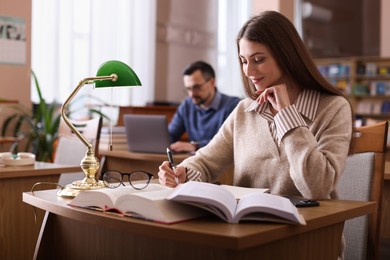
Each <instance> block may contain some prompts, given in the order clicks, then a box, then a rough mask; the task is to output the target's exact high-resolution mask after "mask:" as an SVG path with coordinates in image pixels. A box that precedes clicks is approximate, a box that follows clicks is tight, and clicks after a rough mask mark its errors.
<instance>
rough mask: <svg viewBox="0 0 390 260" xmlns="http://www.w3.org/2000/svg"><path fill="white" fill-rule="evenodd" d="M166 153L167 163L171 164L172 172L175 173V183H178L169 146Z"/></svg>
mask: <svg viewBox="0 0 390 260" xmlns="http://www.w3.org/2000/svg"><path fill="white" fill-rule="evenodd" d="M167 155H168V160H169V163H170V165H171V168H172V170H173V172H174V173H175V181H176V183H177V184H179V179H178V178H177V175H176V165H175V163H174V162H173V156H172V152H171V150H170V149H169V148H167Z"/></svg>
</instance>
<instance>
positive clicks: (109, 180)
mask: <svg viewBox="0 0 390 260" xmlns="http://www.w3.org/2000/svg"><path fill="white" fill-rule="evenodd" d="M124 175H127V177H128V178H129V183H130V185H131V186H132V187H133V188H134V189H137V190H142V189H144V188H145V187H146V186H148V184H149V182H150V179H151V177H152V176H151V175H150V174H148V173H147V172H143V171H135V172H131V173H121V172H119V171H107V172H105V173H104V174H103V182H104V185H106V187H108V188H111V189H115V188H118V187H119V186H120V185H121V184H122V185H124V184H123V176H124Z"/></svg>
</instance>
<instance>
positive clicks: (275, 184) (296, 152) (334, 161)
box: [180, 93, 352, 199]
mask: <svg viewBox="0 0 390 260" xmlns="http://www.w3.org/2000/svg"><path fill="white" fill-rule="evenodd" d="M252 102H253V100H251V99H249V98H247V99H244V100H242V101H241V102H240V103H239V104H238V105H237V107H236V109H235V110H234V111H233V112H232V113H231V114H230V116H229V117H228V118H227V119H226V121H225V123H224V124H223V125H222V127H221V128H220V131H219V132H218V133H217V134H216V135H215V137H214V138H213V139H212V140H211V142H210V143H209V144H208V145H207V146H206V147H204V148H202V149H200V150H198V151H197V153H196V154H195V155H194V156H192V157H189V158H188V159H186V160H185V161H183V162H182V163H181V164H180V165H181V166H185V167H187V169H188V178H189V179H191V180H198V181H205V182H214V181H216V180H217V178H218V177H219V175H220V174H222V173H223V172H225V170H226V169H227V168H228V167H229V166H231V165H232V164H234V180H233V184H234V185H237V186H244V187H261V188H269V189H270V192H271V193H273V194H281V195H297V196H303V197H306V198H310V199H325V198H337V195H336V193H335V187H336V183H337V180H338V179H339V178H340V175H341V173H342V172H343V171H344V167H345V162H346V157H347V155H348V149H349V143H350V140H351V132H352V120H351V113H352V112H351V109H350V106H349V104H348V102H347V101H346V100H345V99H344V98H343V97H340V96H334V95H328V94H324V93H322V94H321V97H320V102H319V106H318V109H317V115H316V117H315V119H314V121H313V122H312V121H310V120H308V119H306V118H304V119H305V121H306V123H307V125H308V127H309V128H307V127H297V128H294V129H292V130H290V131H288V132H287V133H286V134H285V135H284V136H283V138H282V139H281V143H280V144H279V145H278V144H277V143H276V142H275V141H274V139H273V138H272V136H271V133H270V130H269V126H268V122H267V121H266V120H265V119H264V118H263V117H262V116H260V115H259V114H258V113H257V112H255V111H249V112H245V110H246V109H247V108H248V107H249V106H250V104H251V103H252Z"/></svg>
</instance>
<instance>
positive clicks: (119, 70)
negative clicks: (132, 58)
mask: <svg viewBox="0 0 390 260" xmlns="http://www.w3.org/2000/svg"><path fill="white" fill-rule="evenodd" d="M111 74H116V75H117V76H118V79H117V80H116V81H111V80H96V81H95V87H96V88H106V87H129V86H141V81H140V80H139V78H138V76H137V74H135V72H134V71H133V70H132V69H131V68H130V67H129V66H128V65H127V64H125V63H123V62H121V61H117V60H111V61H107V62H105V63H103V64H102V65H101V66H100V68H99V70H98V71H97V73H96V76H98V77H99V76H110V75H111Z"/></svg>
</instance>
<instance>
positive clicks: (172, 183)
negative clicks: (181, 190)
mask: <svg viewBox="0 0 390 260" xmlns="http://www.w3.org/2000/svg"><path fill="white" fill-rule="evenodd" d="M158 169H159V172H158V181H159V182H160V184H161V185H165V186H167V187H170V188H174V187H176V186H177V185H178V184H179V183H184V182H185V181H186V177H187V173H186V168H185V167H183V166H177V167H176V170H175V171H176V174H175V172H174V171H173V170H172V169H171V166H170V163H169V162H168V161H164V162H163V163H162V164H161V165H160V167H158ZM176 177H177V180H178V182H176Z"/></svg>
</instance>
